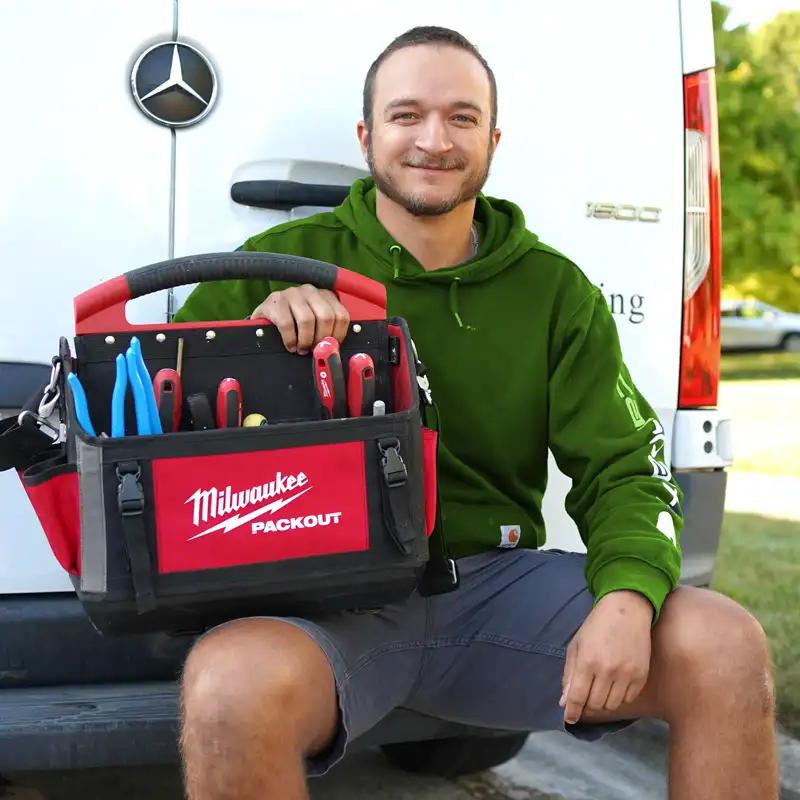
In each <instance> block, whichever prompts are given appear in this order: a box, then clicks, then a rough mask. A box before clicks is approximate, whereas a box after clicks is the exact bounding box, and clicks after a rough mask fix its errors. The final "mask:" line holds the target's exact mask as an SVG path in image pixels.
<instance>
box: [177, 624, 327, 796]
mask: <svg viewBox="0 0 800 800" xmlns="http://www.w3.org/2000/svg"><path fill="white" fill-rule="evenodd" d="M181 701H182V730H181V750H182V759H183V766H184V778H185V783H186V790H187V796H188V798H189V800H271V798H275V799H276V800H278V799H280V800H306V799H307V798H308V790H307V788H306V779H305V774H304V764H303V757H304V755H306V754H309V753H312V752H317V751H319V750H321V749H323V748H324V747H325V746H326V745H327V744H328V743H329V742H331V741H332V738H333V736H334V734H335V731H336V726H337V719H338V705H337V701H336V689H335V683H334V678H333V673H332V671H331V668H330V665H329V664H328V660H327V658H326V657H325V655H324V654H323V652H322V650H321V649H320V648H319V647H318V646H317V644H316V643H315V642H314V641H313V639H311V638H310V637H309V636H308V635H307V634H306V633H304V632H303V631H301V630H299V629H298V628H295V627H293V626H292V625H289V624H288V623H283V622H278V621H274V620H259V619H251V620H241V621H238V622H234V623H230V624H229V625H227V626H225V627H224V628H221V629H219V630H217V631H213V632H212V633H211V634H209V635H208V636H206V637H205V638H204V639H202V640H201V641H200V642H199V643H198V644H197V645H196V647H195V648H194V649H193V650H192V652H191V653H190V654H189V657H188V658H187V660H186V666H185V669H184V675H183V685H182V693H181Z"/></svg>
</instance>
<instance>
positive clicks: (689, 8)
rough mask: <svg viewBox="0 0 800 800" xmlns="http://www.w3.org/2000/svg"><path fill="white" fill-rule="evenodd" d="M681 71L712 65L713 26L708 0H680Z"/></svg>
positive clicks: (695, 69) (687, 71)
mask: <svg viewBox="0 0 800 800" xmlns="http://www.w3.org/2000/svg"><path fill="white" fill-rule="evenodd" d="M680 4H681V33H682V42H683V73H684V75H691V74H692V73H693V72H699V71H700V70H703V69H710V68H711V67H713V66H714V62H715V59H714V27H713V24H712V16H711V3H710V2H709V0H680Z"/></svg>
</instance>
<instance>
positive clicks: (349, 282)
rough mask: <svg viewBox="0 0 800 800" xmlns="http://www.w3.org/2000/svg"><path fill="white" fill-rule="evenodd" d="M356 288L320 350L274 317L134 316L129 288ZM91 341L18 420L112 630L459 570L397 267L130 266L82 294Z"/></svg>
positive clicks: (33, 496)
mask: <svg viewBox="0 0 800 800" xmlns="http://www.w3.org/2000/svg"><path fill="white" fill-rule="evenodd" d="M230 278H236V279H250V278H257V279H270V280H275V281H286V282H290V283H296V284H303V283H309V284H312V285H314V286H317V287H318V288H322V289H331V290H333V291H335V292H336V293H337V295H338V297H339V298H340V300H341V302H342V303H343V304H344V305H345V306H346V307H347V309H348V311H349V313H350V317H351V323H350V327H349V329H348V332H347V335H346V337H345V339H344V341H343V343H342V344H341V346H340V345H339V344H338V343H337V342H336V340H335V339H332V338H329V339H325V340H323V341H322V342H320V343H319V344H318V345H317V347H316V348H315V349H314V352H313V353H310V354H308V355H305V356H301V355H298V354H295V353H290V352H289V351H287V349H286V347H285V346H284V344H283V342H282V340H281V337H280V334H279V332H278V330H277V328H276V327H275V326H273V325H271V324H270V323H268V322H266V321H265V320H250V319H248V320H225V321H218V322H217V321H215V322H202V323H181V324H168V323H165V324H161V325H159V324H152V325H130V324H129V323H128V322H127V318H126V314H125V308H126V302H127V301H129V300H132V299H135V298H137V297H141V296H143V295H146V294H150V293H152V292H157V291H160V290H163V289H167V288H170V287H174V286H180V285H185V284H192V283H199V282H204V281H216V280H222V279H230ZM74 309H75V337H74V353H73V352H72V351H71V348H70V344H69V341H68V340H67V339H66V338H63V337H62V338H61V340H60V344H59V353H58V356H57V357H55V358H54V359H53V374H52V378H51V381H50V383H49V385H48V386H47V387H45V389H44V392H43V393H42V394H38V393H37V396H36V397H34V398H32V399H31V401H30V402H29V404H28V406H27V407H26V409H24V410H23V411H22V413H21V414H20V415H19V417H14V418H12V419H8V420H4V421H3V422H2V423H0V434H2V435H0V467H2V468H14V469H16V470H17V471H18V473H19V475H20V477H21V479H22V482H23V485H24V486H25V490H26V492H27V494H28V497H29V498H30V501H31V503H32V505H33V507H34V509H35V511H36V514H37V516H38V519H39V521H40V523H41V525H42V528H43V529H44V532H45V535H46V536H47V539H48V541H49V543H50V546H51V548H52V550H53V553H54V554H55V556H56V558H57V559H58V561H59V563H60V564H61V566H62V567H63V568H64V569H65V570H66V571H67V572H68V573H69V574H70V575H71V577H72V581H73V584H74V586H75V590H76V592H77V594H78V597H79V598H80V600H81V602H82V603H83V606H84V608H85V610H86V612H87V614H88V616H89V618H90V619H91V621H92V623H93V625H94V626H95V628H97V630H99V631H100V632H102V633H106V634H127V633H136V632H145V631H167V632H176V633H179V632H199V631H202V630H205V629H207V628H208V627H209V626H211V625H214V624H217V623H219V622H223V621H225V620H228V619H233V618H236V617H239V616H245V615H252V614H303V615H307V614H317V613H325V612H330V611H334V610H340V609H372V608H379V607H382V606H384V605H386V604H389V603H393V602H398V601H402V600H403V599H405V598H407V597H408V596H409V595H410V594H411V593H412V592H414V591H417V590H418V591H420V592H421V593H423V594H436V593H439V592H442V591H449V590H451V589H453V588H455V587H456V586H457V585H458V579H457V573H456V569H455V564H454V562H453V561H451V560H450V559H449V558H448V557H447V554H446V550H445V547H444V539H443V538H442V535H441V530H440V525H441V521H440V515H439V514H438V505H437V488H436V465H437V426H436V425H435V424H433V423H432V420H433V419H435V414H434V413H433V412H434V410H435V407H434V406H433V404H432V400H431V395H430V388H429V386H428V383H427V379H426V378H425V375H424V365H423V364H422V362H421V361H420V360H419V358H418V357H417V353H416V349H415V348H414V345H413V342H412V340H411V335H410V332H409V330H408V326H407V325H406V322H405V320H403V319H401V318H397V317H392V318H388V319H387V316H386V290H385V287H384V286H383V285H382V284H379V283H377V282H375V281H372V280H369V279H367V278H365V277H363V276H361V275H359V274H357V273H354V272H351V271H348V270H345V269H341V268H337V267H336V266H333V265H331V264H327V263H324V262H319V261H314V260H312V259H307V258H301V257H296V256H286V255H276V254H272V253H238V252H237V253H213V254H208V255H200V256H190V257H186V258H180V259H174V260H170V261H166V262H163V263H160V264H154V265H151V266H148V267H143V268H141V269H136V270H133V271H131V272H128V273H125V274H124V275H121V276H119V277H117V278H114V279H112V280H109V281H107V282H105V283H103V284H100V285H99V286H96V287H94V288H92V289H90V290H89V291H87V292H85V293H83V294H82V295H80V296H78V297H77V298H75V301H74Z"/></svg>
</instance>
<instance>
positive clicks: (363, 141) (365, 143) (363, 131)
mask: <svg viewBox="0 0 800 800" xmlns="http://www.w3.org/2000/svg"><path fill="white" fill-rule="evenodd" d="M356 135H357V136H358V143H359V145H360V146H361V155H363V156H364V160H365V161H366V160H367V148H368V147H369V131H368V130H367V123H366V122H364V120H363V119H362V120H361V121H360V122H359V123H358V125H357V126H356Z"/></svg>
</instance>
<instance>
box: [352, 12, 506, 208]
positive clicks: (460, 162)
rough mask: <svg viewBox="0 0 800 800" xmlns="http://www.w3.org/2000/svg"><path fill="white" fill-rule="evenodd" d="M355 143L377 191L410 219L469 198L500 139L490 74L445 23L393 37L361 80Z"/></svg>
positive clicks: (481, 180)
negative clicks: (360, 109)
mask: <svg viewBox="0 0 800 800" xmlns="http://www.w3.org/2000/svg"><path fill="white" fill-rule="evenodd" d="M363 112H364V119H363V121H362V122H360V123H359V126H358V135H359V140H360V142H361V148H362V150H363V152H364V156H365V158H366V159H367V163H368V164H369V168H370V171H371V173H372V176H373V178H374V180H375V185H376V186H377V188H378V190H379V191H380V192H382V193H383V194H384V195H386V196H387V197H388V198H389V199H390V200H392V201H394V202H395V203H397V204H398V205H400V206H402V207H403V208H405V209H406V210H407V211H408V212H409V213H411V214H414V215H415V216H438V215H441V214H446V213H448V212H449V211H452V210H453V209H454V208H456V207H457V206H459V205H461V204H462V203H465V202H468V201H471V200H473V199H474V198H475V196H476V195H477V194H478V192H480V191H481V189H482V188H483V186H484V184H485V183H486V180H487V178H488V176H489V168H490V166H491V162H492V157H493V155H494V151H495V148H496V147H497V143H498V141H499V139H500V131H499V130H498V129H497V86H496V83H495V78H494V74H493V73H492V71H491V69H490V68H489V65H488V64H487V63H486V61H485V60H484V59H483V57H482V56H481V55H480V54H479V53H478V51H477V49H476V48H475V47H474V45H472V44H471V43H470V42H469V41H468V40H467V39H465V38H464V37H463V36H461V34H459V33H456V32H455V31H451V30H449V29H447V28H437V27H420V28H413V29H412V30H410V31H407V32H406V33H404V34H402V35H401V36H398V37H397V39H395V40H394V41H393V42H392V43H391V44H390V45H389V46H388V47H387V48H386V49H385V50H384V51H383V52H382V53H381V54H380V55H379V56H378V58H377V59H376V60H375V62H374V63H373V64H372V66H371V67H370V69H369V72H368V73H367V78H366V81H365V83H364V109H363Z"/></svg>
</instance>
